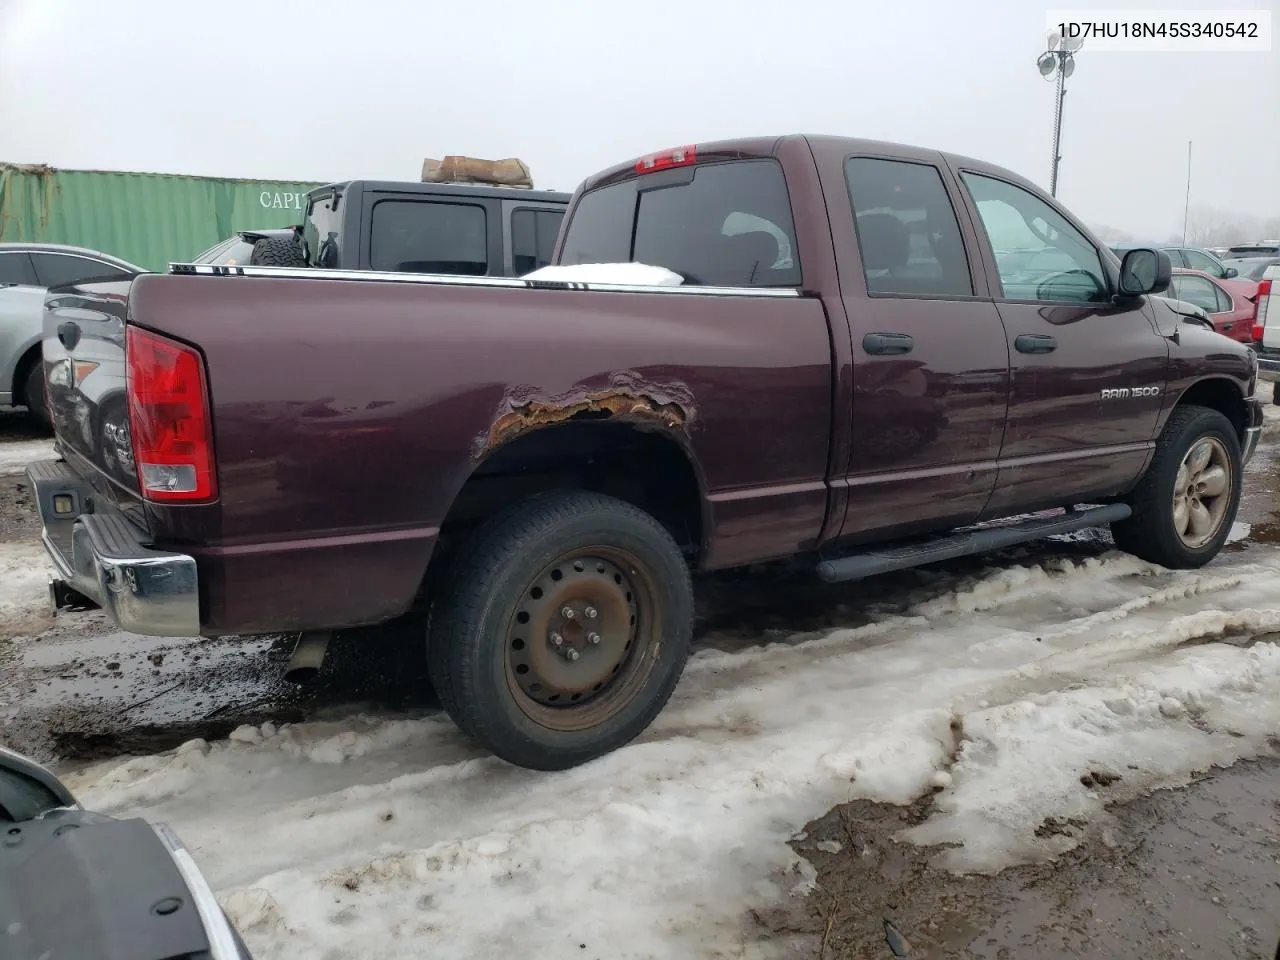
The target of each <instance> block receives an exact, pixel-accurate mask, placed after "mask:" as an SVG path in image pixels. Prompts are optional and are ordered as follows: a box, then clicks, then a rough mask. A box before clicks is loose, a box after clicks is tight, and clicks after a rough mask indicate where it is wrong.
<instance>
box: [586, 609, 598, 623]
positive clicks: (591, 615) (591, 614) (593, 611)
mask: <svg viewBox="0 0 1280 960" xmlns="http://www.w3.org/2000/svg"><path fill="white" fill-rule="evenodd" d="M585 612H586V614H587V619H589V620H594V619H595V618H596V615H597V612H596V608H595V607H587V609H586V611H585Z"/></svg>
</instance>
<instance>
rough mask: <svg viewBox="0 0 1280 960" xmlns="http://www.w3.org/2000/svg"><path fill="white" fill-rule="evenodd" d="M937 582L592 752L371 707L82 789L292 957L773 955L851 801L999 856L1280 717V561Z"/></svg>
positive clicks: (791, 646)
mask: <svg viewBox="0 0 1280 960" xmlns="http://www.w3.org/2000/svg"><path fill="white" fill-rule="evenodd" d="M925 579H926V581H929V578H928V577H927V576H926V578H925ZM931 582H933V583H934V584H935V585H936V586H935V587H933V588H929V587H927V586H926V587H922V588H921V589H920V590H919V591H917V592H916V594H914V595H912V596H910V597H908V598H906V599H905V600H903V601H901V602H899V603H896V604H892V605H886V604H882V605H876V606H875V607H873V608H872V609H871V610H870V611H868V610H866V609H863V610H862V611H861V612H862V613H863V614H866V613H868V612H870V613H871V614H872V616H873V620H872V622H870V623H868V624H865V625H862V626H858V627H856V628H846V629H836V630H832V631H829V632H826V633H822V634H806V635H801V636H796V637H791V638H789V639H788V640H786V641H785V642H776V643H771V644H769V645H767V646H760V647H756V648H752V649H748V650H746V651H742V652H737V653H722V652H717V651H710V650H708V651H703V652H700V653H699V654H698V655H697V656H695V657H694V659H693V660H692V661H691V662H690V664H689V668H688V671H687V673H686V676H685V679H684V681H683V682H682V684H681V686H680V687H679V689H678V690H677V692H676V695H675V697H674V698H673V700H672V702H671V704H670V705H669V706H668V708H667V710H666V711H665V712H664V713H663V715H662V716H661V717H660V718H659V720H658V721H657V723H656V724H655V725H654V727H653V728H652V729H651V730H650V731H649V732H648V733H647V734H646V735H645V736H643V737H642V738H641V739H640V740H639V741H638V742H637V743H635V744H634V745H632V746H630V747H628V748H626V749H623V750H621V751H618V752H616V753H614V754H612V755H610V756H608V757H605V758H602V759H600V760H598V761H595V762H593V763H591V764H588V765H586V766H584V767H580V768H578V769H576V770H571V771H566V772H563V773H555V774H539V773H533V772H529V771H524V770H519V769H515V768H512V767H510V766H506V765H504V764H502V763H501V762H499V761H497V760H495V759H493V758H492V757H489V756H486V755H484V754H483V753H481V752H479V751H477V750H476V748H475V747H474V746H472V745H471V744H470V743H469V742H468V741H466V740H465V738H464V737H462V736H461V735H460V734H459V733H458V732H457V731H456V730H455V729H454V728H453V726H452V725H451V724H450V723H449V722H448V721H447V720H445V719H444V718H443V717H418V718H406V719H395V720H385V719H384V720H379V719H373V718H360V719H357V720H356V721H354V722H353V721H351V720H349V719H348V720H344V721H341V722H316V723H306V724H299V725H294V726H287V725H286V726H282V727H280V728H279V729H277V728H275V727H274V726H273V725H271V724H266V725H264V726H263V727H261V728H253V727H245V728H241V729H240V730H239V731H237V732H236V733H235V734H234V735H233V736H232V738H231V739H230V740H228V741H225V742H218V743H213V744H208V743H205V742H203V741H194V742H192V743H189V744H187V745H185V746H184V747H183V748H180V749H179V750H177V751H172V752H169V753H165V754H160V755H156V756H147V757H140V758H135V759H130V760H126V761H115V762H110V763H106V764H101V765H98V766H95V767H92V768H89V769H87V770H83V771H81V772H79V773H77V774H74V775H71V776H70V777H69V782H70V784H71V786H72V789H73V790H74V791H75V792H76V793H77V795H78V796H79V798H80V799H81V800H82V802H84V803H85V804H86V805H87V806H89V807H90V808H91V809H100V810H104V811H106V812H109V813H114V814H117V815H130V816H133V815H141V816H145V817H148V818H149V819H156V820H163V821H168V822H170V823H171V824H173V825H174V827H175V828H176V829H177V830H178V832H179V834H180V835H181V836H182V837H183V838H184V839H185V840H186V841H187V842H188V844H189V845H190V846H191V847H192V848H193V851H194V853H195V855H196V857H197V859H198V861H199V863H200V864H201V866H202V867H203V868H204V870H205V871H206V873H207V875H208V876H209V878H210V880H211V882H212V883H213V884H214V886H215V888H216V889H217V890H218V891H219V895H220V897H221V898H222V900H223V903H224V904H225V906H226V909H227V912H228V914H229V915H230V916H231V917H232V919H233V920H234V921H235V922H236V923H237V925H238V926H239V927H240V928H241V929H242V931H243V932H244V935H245V937H246V939H247V941H248V942H249V945H250V947H251V948H252V950H253V951H254V954H255V956H260V957H262V958H264V960H273V958H274V960H284V958H294V957H297V958H304V957H306V958H311V957H316V958H321V957H322V958H344V957H372V956H377V957H379V958H394V957H406V958H407V957H419V956H422V955H424V951H425V952H429V953H430V954H431V956H433V957H439V958H449V957H466V958H468V960H474V958H476V957H488V956H503V955H516V954H518V955H520V956H565V955H568V954H572V955H574V956H583V957H599V956H605V955H607V956H609V957H611V958H630V957H636V958H639V957H662V958H665V957H673V958H674V957H680V958H685V957H690V956H698V957H743V956H758V955H761V953H762V952H764V947H762V946H760V945H753V944H752V943H750V942H749V935H748V933H747V932H746V928H745V927H744V922H745V921H744V918H745V917H746V914H747V908H748V907H750V906H753V905H763V904H767V903H768V902H770V901H774V900H776V899H777V898H779V897H781V896H784V895H785V894H786V893H787V892H788V891H792V890H802V889H804V888H805V885H806V883H807V882H808V881H809V879H810V878H811V877H812V876H813V874H812V871H811V869H810V868H809V867H808V865H807V864H805V863H803V862H801V861H798V860H797V859H796V858H795V857H794V855H793V854H792V853H791V851H790V848H789V847H788V846H787V845H786V841H787V839H788V837H789V836H790V835H792V834H793V833H794V832H795V831H797V830H799V829H801V827H802V826H803V825H804V824H805V823H806V822H807V821H808V820H809V819H811V818H813V817H816V816H818V815H820V814H822V813H824V812H826V811H827V810H828V809H829V808H831V807H832V806H833V805H834V804H837V803H840V802H842V801H846V800H849V799H852V798H856V797H866V798H872V799H877V800H884V801H891V802H896V803H903V802H907V801H910V800H911V799H913V798H915V797H917V796H919V795H921V794H923V793H925V792H926V791H929V790H934V789H936V790H939V791H940V792H939V793H938V795H937V802H936V806H935V813H934V815H933V816H932V818H931V819H929V820H927V821H925V822H924V823H923V824H921V825H919V826H918V827H915V828H912V829H911V831H910V832H909V833H907V834H906V835H905V836H904V840H907V839H912V840H916V841H920V842H930V843H932V842H947V843H958V844H960V846H958V847H954V848H948V849H944V850H942V851H940V853H939V856H940V857H942V858H944V862H945V863H946V864H947V865H949V866H951V867H954V868H957V869H981V870H989V869H995V868H997V867H999V866H1002V865H1005V864H1008V863H1012V862H1016V861H1019V860H1025V859H1030V858H1035V857H1041V856H1046V855H1052V854H1054V853H1056V852H1058V851H1060V850H1062V849H1064V848H1065V847H1067V846H1069V845H1070V844H1071V843H1073V842H1075V840H1074V839H1073V838H1072V836H1071V835H1064V833H1065V834H1070V833H1071V831H1060V830H1058V831H1055V830H1043V829H1042V830H1040V831H1039V832H1040V833H1045V834H1047V835H1046V836H1039V835H1038V831H1037V828H1041V827H1043V826H1044V825H1045V824H1046V823H1056V822H1061V821H1066V820H1073V821H1074V822H1076V823H1088V822H1089V821H1094V822H1095V823H1100V822H1102V821H1103V820H1105V816H1106V814H1105V810H1104V804H1105V802H1106V801H1107V799H1108V797H1113V798H1114V797H1123V796H1127V795H1129V794H1133V793H1137V792H1143V791H1146V790H1150V789H1152V788H1155V787H1158V786H1162V785H1174V784H1179V783H1182V782H1185V781H1186V780H1187V779H1188V778H1189V777H1190V776H1191V775H1192V774H1193V772H1194V771H1197V770H1201V769H1204V768H1205V767H1206V766H1208V765H1210V764H1214V763H1229V762H1231V761H1233V760H1234V759H1236V758H1239V757H1241V756H1246V755H1253V754H1257V753H1260V752H1262V751H1264V750H1265V749H1266V738H1267V737H1268V736H1269V735H1276V734H1280V648H1278V647H1277V645H1276V643H1275V642H1272V640H1271V639H1270V638H1269V637H1268V636H1266V635H1267V634H1268V633H1269V632H1270V631H1276V630H1280V553H1273V552H1270V551H1267V552H1264V551H1261V550H1259V551H1254V552H1251V553H1247V554H1235V555H1231V556H1224V557H1223V558H1222V559H1220V560H1219V561H1218V562H1217V563H1215V564H1214V565H1213V566H1212V567H1210V568H1209V569H1207V570H1204V571H1199V572H1187V573H1171V572H1168V571H1164V570H1160V569H1158V568H1153V567H1150V566H1148V565H1146V564H1144V563H1141V562H1139V561H1137V560H1134V559H1132V558H1130V557H1125V556H1120V555H1116V554H1111V555H1107V556H1105V557H1102V558H1099V559H1093V560H1088V561H1084V562H1072V561H1069V560H1061V561H1052V562H1045V563H1042V564H1038V565H1032V566H1025V567H1019V566H1014V567H1011V568H1006V569H1001V570H995V571H992V572H990V573H989V574H987V575H985V576H983V577H978V578H975V579H972V580H970V581H967V582H964V583H961V584H959V585H957V584H956V583H955V582H947V581H946V579H945V578H944V577H942V576H938V577H936V578H934V579H932V581H931ZM848 589H849V592H850V597H851V598H856V597H857V595H858V589H859V588H858V586H857V585H856V584H853V585H850V586H849V588H848ZM1117 776H1118V777H1119V778H1120V779H1119V780H1118V781H1116V782H1113V783H1111V784H1110V785H1109V786H1098V784H1099V783H1102V782H1107V781H1111V780H1112V778H1114V777H1117ZM1082 778H1084V779H1085V782H1082ZM1049 818H1058V819H1057V820H1051V819H1049Z"/></svg>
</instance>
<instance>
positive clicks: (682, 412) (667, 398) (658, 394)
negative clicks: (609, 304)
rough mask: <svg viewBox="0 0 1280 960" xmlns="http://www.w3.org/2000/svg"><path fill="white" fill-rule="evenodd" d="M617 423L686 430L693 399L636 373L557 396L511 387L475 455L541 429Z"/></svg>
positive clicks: (675, 386)
mask: <svg viewBox="0 0 1280 960" xmlns="http://www.w3.org/2000/svg"><path fill="white" fill-rule="evenodd" d="M615 419H616V420H621V421H624V422H626V423H631V424H635V425H637V426H640V427H646V426H647V427H651V428H655V429H663V430H679V431H682V432H685V431H687V430H688V427H689V424H690V422H691V421H692V420H693V395H692V392H691V391H690V390H689V388H688V387H687V386H685V385H684V384H683V383H679V382H659V381H652V380H646V379H645V378H643V377H641V376H639V375H638V374H635V373H632V372H624V373H615V374H614V375H613V376H612V377H610V382H609V385H608V386H607V387H594V388H593V387H590V386H582V387H578V388H575V389H573V390H571V391H568V392H566V393H563V394H557V395H553V396H546V395H541V394H539V392H538V391H537V390H535V389H531V388H529V387H517V388H511V389H509V390H508V391H507V393H506V395H505V396H504V397H503V400H502V404H501V406H500V407H499V410H498V413H497V415H496V416H495V418H494V420H493V422H492V424H490V426H489V429H488V431H487V432H486V433H484V434H482V435H481V436H479V437H477V438H476V445H475V451H474V455H475V458H476V459H480V458H482V457H484V456H485V455H487V454H488V453H490V452H491V451H493V450H496V449H497V448H498V447H500V446H502V445H503V444H505V443H507V442H509V441H511V440H514V439H515V438H516V437H518V436H520V435H522V434H524V433H527V432H528V431H530V430H534V429H537V428H539V427H545V426H550V425H552V424H557V423H567V422H569V421H573V420H615Z"/></svg>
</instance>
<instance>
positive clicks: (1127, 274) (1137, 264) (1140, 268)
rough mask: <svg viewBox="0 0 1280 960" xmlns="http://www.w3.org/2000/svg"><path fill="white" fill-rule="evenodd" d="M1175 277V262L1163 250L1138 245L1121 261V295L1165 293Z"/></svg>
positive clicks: (1139, 295) (1135, 295)
mask: <svg viewBox="0 0 1280 960" xmlns="http://www.w3.org/2000/svg"><path fill="white" fill-rule="evenodd" d="M1172 279H1173V262H1172V261H1171V260H1170V259H1169V255H1168V254H1167V253H1165V252H1164V251H1163V250H1151V249H1149V248H1147V247H1137V248H1135V249H1133V250H1130V251H1129V252H1128V253H1126V254H1125V255H1124V259H1123V260H1121V261H1120V295H1121V296H1122V297H1141V296H1144V295H1146V294H1148V293H1163V292H1164V291H1165V290H1168V289H1169V281H1170V280H1172Z"/></svg>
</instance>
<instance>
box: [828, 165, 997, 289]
mask: <svg viewBox="0 0 1280 960" xmlns="http://www.w3.org/2000/svg"><path fill="white" fill-rule="evenodd" d="M844 171H845V180H846V181H847V182H848V186H849V197H850V199H851V200H852V201H853V212H854V218H855V222H856V224H857V230H858V248H859V251H860V253H861V254H862V269H863V273H864V274H865V275H866V278H867V292H868V293H871V294H873V295H874V294H896V295H899V296H908V297H970V296H973V278H972V277H971V276H970V275H969V259H968V257H967V256H966V255H965V251H964V237H963V236H962V235H961V233H960V224H959V222H958V221H957V220H956V212H955V208H954V207H952V205H951V200H950V198H949V197H948V196H947V190H946V187H944V186H943V185H942V176H941V175H940V174H939V173H938V169H937V167H932V166H929V165H928V164H924V163H908V162H906V161H902V160H878V159H873V158H870V157H852V158H850V159H849V160H848V161H846V162H845V165H844Z"/></svg>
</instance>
